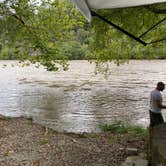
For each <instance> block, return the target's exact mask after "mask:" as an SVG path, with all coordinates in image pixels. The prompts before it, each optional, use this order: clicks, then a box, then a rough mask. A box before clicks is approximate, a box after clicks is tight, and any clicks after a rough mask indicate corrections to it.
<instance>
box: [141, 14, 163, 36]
mask: <svg viewBox="0 0 166 166" xmlns="http://www.w3.org/2000/svg"><path fill="white" fill-rule="evenodd" d="M165 20H166V17H165V18H163V19H162V20H160V21H159V22H158V23H156V24H155V25H153V26H152V27H151V28H149V29H148V30H147V31H146V32H144V33H143V34H142V35H140V36H139V38H141V37H143V36H145V35H146V34H147V33H148V32H150V31H151V30H152V29H153V28H155V27H156V26H157V25H159V24H161V23H162V22H163V21H165Z"/></svg>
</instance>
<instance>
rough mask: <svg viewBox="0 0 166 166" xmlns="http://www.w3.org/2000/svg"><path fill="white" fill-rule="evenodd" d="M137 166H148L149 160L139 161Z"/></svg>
mask: <svg viewBox="0 0 166 166" xmlns="http://www.w3.org/2000/svg"><path fill="white" fill-rule="evenodd" d="M135 166H148V160H144V159H137V160H136V163H135Z"/></svg>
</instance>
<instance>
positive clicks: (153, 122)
mask: <svg viewBox="0 0 166 166" xmlns="http://www.w3.org/2000/svg"><path fill="white" fill-rule="evenodd" d="M149 114H150V127H154V126H157V125H160V124H162V123H164V119H163V116H162V114H161V113H154V112H152V111H150V110H149Z"/></svg>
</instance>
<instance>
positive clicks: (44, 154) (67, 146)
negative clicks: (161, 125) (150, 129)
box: [0, 118, 146, 166]
mask: <svg viewBox="0 0 166 166" xmlns="http://www.w3.org/2000/svg"><path fill="white" fill-rule="evenodd" d="M145 142H146V141H145V140H144V139H142V138H141V139H138V138H133V137H131V136H128V135H119V134H116V135H115V134H111V133H100V134H65V133H57V132H55V131H53V130H46V129H45V128H44V127H42V126H40V125H38V124H34V123H33V122H32V121H31V120H27V119H24V118H14V119H6V118H0V166H119V165H120V163H121V162H122V161H124V160H125V158H126V157H127V152H126V150H125V148H126V147H132V148H138V149H139V151H140V152H142V151H143V150H144V149H145V148H146V143H145Z"/></svg>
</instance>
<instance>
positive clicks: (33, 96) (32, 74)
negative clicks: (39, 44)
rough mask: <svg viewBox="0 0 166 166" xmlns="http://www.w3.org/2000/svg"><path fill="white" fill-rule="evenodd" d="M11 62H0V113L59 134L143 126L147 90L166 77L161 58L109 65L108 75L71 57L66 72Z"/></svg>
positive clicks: (145, 122) (163, 62) (165, 66)
mask: <svg viewBox="0 0 166 166" xmlns="http://www.w3.org/2000/svg"><path fill="white" fill-rule="evenodd" d="M16 63H17V61H0V114H1V115H4V116H9V117H32V118H33V120H34V122H36V123H40V124H42V125H44V126H48V127H50V128H53V129H55V130H57V131H60V132H75V133H77V132H98V131H99V127H98V126H99V125H100V124H104V123H107V124H110V123H113V122H115V121H122V122H124V123H126V122H127V123H130V124H137V125H143V126H145V127H146V126H147V125H148V124H149V114H148V109H149V93H150V91H151V90H153V89H154V88H155V86H156V83H157V82H158V81H165V80H166V74H165V71H166V61H165V60H151V61H147V60H142V61H140V60H138V61H134V60H132V61H130V62H129V64H124V65H120V66H116V65H115V64H110V72H109V75H108V78H107V79H105V78H104V76H103V75H102V74H98V75H95V73H94V69H95V65H94V64H89V62H87V61H70V62H69V63H70V68H69V70H68V71H59V72H48V71H46V70H45V69H43V68H35V67H34V66H27V67H20V66H18V65H13V64H16ZM4 64H5V67H4ZM163 98H164V99H165V100H166V93H165V92H163ZM165 112H166V111H165ZM164 117H166V114H165V113H164Z"/></svg>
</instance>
